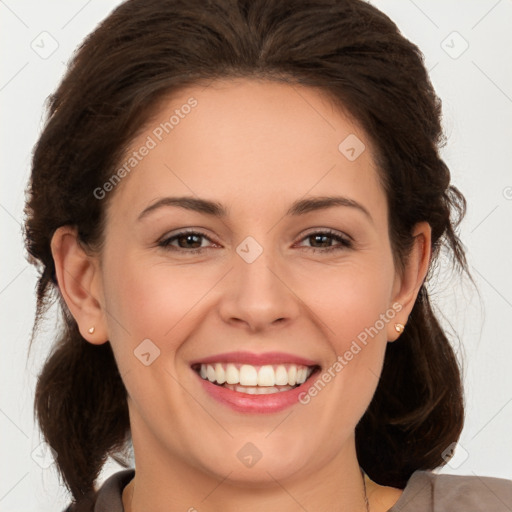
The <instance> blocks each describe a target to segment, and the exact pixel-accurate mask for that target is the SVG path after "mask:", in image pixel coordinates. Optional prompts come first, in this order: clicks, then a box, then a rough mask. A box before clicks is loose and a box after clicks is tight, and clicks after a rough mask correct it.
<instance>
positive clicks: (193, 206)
mask: <svg viewBox="0 0 512 512" xmlns="http://www.w3.org/2000/svg"><path fill="white" fill-rule="evenodd" d="M166 206H176V207H179V208H185V209H187V210H192V211H195V212H199V213H204V214H206V215H212V216H214V217H220V218H225V217H226V216H227V215H228V210H227V209H226V208H225V207H224V206H223V205H222V204H221V203H218V202H216V201H210V200H208V199H199V198H197V197H190V196H183V197H163V198H161V199H159V200H158V201H155V202H154V203H153V204H151V205H150V206H148V207H147V208H146V209H144V210H143V211H142V212H141V213H140V215H139V216H138V218H137V220H141V219H143V218H144V217H146V216H147V215H148V214H149V213H150V212H153V211H155V210H157V209H159V208H163V207H166ZM335 206H344V207H350V208H355V209H357V210H359V211H361V212H362V213H364V214H365V216H366V217H368V219H369V220H370V221H371V222H373V218H372V216H371V215H370V212H369V211H368V210H367V209H366V208H365V207H364V206H363V205H362V204H360V203H358V202H357V201H354V200H353V199H350V198H348V197H342V196H321V197H312V198H307V199H299V200H297V201H295V202H294V203H293V204H292V205H291V206H290V208H289V209H288V210H287V212H286V214H285V215H287V216H293V217H294V216H298V215H305V214H306V213H310V212H313V211H317V210H325V209H327V208H332V207H335Z"/></svg>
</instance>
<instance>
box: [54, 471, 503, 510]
mask: <svg viewBox="0 0 512 512" xmlns="http://www.w3.org/2000/svg"><path fill="white" fill-rule="evenodd" d="M134 475H135V470H134V469H124V470H122V471H118V472H117V473H114V474H113V475H112V476H110V477H109V478H108V479H107V480H106V481H105V482H104V483H103V485H102V486H101V488H100V490H99V491H98V497H97V501H96V506H95V507H94V512H123V503H122V492H123V489H124V487H125V486H126V485H127V484H128V483H129V482H130V480H131V479H132V478H133V477H134ZM72 510H73V509H72V508H71V506H70V507H68V508H67V509H66V510H65V511H64V512H72ZM477 511H478V512H512V480H505V479H502V478H492V477H484V476H477V475H472V476H460V475H445V474H435V473H432V472H431V471H415V472H414V473H413V474H412V476H411V478H410V479H409V481H408V482H407V485H406V487H405V489H404V492H403V493H402V495H401V496H400V498H399V499H398V501H397V502H396V503H395V504H394V505H393V506H392V507H391V508H390V509H389V510H388V512H477Z"/></svg>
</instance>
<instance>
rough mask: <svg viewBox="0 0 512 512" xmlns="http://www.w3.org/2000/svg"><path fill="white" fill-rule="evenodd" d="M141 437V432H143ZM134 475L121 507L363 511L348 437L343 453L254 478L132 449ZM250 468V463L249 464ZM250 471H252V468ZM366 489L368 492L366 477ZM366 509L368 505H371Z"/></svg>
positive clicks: (157, 511)
mask: <svg viewBox="0 0 512 512" xmlns="http://www.w3.org/2000/svg"><path fill="white" fill-rule="evenodd" d="M146 440H147V438H146ZM134 450H135V454H136V459H137V464H136V468H137V469H136V476H135V477H134V479H133V480H132V481H131V482H130V484H129V485H128V486H127V487H126V488H125V489H124V491H123V506H124V510H125V512H141V511H143V510H151V511H152V512H168V511H169V510H186V511H190V512H195V511H197V510H200V511H201V512H235V511H239V510H244V511H245V512H260V511H262V510H269V505H270V504H271V505H272V509H274V510H280V512H296V510H297V509H298V508H300V509H303V510H333V511H340V512H341V511H350V512H365V511H366V510H368V508H367V505H366V501H365V482H364V479H363V477H362V474H361V470H360V468H359V465H358V463H357V458H356V456H355V447H354V445H353V443H350V444H348V445H347V447H345V449H344V450H343V453H340V455H339V456H338V457H334V458H332V459H330V460H328V461H324V462H325V463H323V464H321V465H318V466H316V467H311V468H308V467H307V466H306V467H304V468H302V469H301V470H299V471H297V472H296V473H294V474H292V475H291V476H288V477H283V476H282V475H279V477H278V478H276V476H275V475H272V471H267V472H265V478H263V477H261V478H258V479H256V478H255V479H254V481H247V480H246V481H241V480H240V479H238V480H237V479H236V477H235V471H233V472H232V473H228V474H227V475H226V476H225V477H224V478H223V477H222V476H221V475H218V476H217V477H216V476H215V475H212V474H206V473H205V472H202V471H199V470H198V469H197V468H195V467H192V466H191V465H189V464H187V463H186V461H180V460H179V459H173V460H172V461H171V460H168V459H166V458H165V457H162V456H154V455H153V456H151V457H144V456H143V457H141V456H140V455H139V456H138V457H137V455H138V454H140V453H143V454H151V453H155V452H153V451H152V450H147V451H146V450H137V446H136V443H135V439H134ZM253 469H255V468H253ZM255 476H256V474H255ZM366 487H367V491H368V495H370V494H371V493H373V492H374V490H375V489H374V487H373V485H372V483H371V482H370V481H369V480H367V485H366ZM371 510H372V512H377V511H376V510H375V511H374V509H373V508H371Z"/></svg>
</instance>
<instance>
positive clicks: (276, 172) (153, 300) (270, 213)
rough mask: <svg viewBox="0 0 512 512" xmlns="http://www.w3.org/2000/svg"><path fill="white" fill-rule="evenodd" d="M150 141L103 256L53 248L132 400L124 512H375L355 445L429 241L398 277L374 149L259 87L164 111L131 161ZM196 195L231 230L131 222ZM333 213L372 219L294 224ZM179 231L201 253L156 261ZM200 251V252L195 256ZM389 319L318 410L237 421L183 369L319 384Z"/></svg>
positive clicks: (222, 89) (421, 239)
mask: <svg viewBox="0 0 512 512" xmlns="http://www.w3.org/2000/svg"><path fill="white" fill-rule="evenodd" d="M190 97H193V98H195V99H196V100H197V106H196V107H195V108H193V109H192V110H191V112H190V113H189V114H188V115H186V116H184V117H183V118H182V119H180V121H179V124H177V125H176V126H174V128H173V129H172V131H169V133H168V134H164V136H163V137H162V140H161V141H158V140H157V139H156V138H155V137H154V135H152V134H153V133H154V132H153V131H154V129H155V128H156V127H157V126H158V125H159V123H161V122H163V121H165V120H168V119H169V117H170V116H171V115H172V114H173V112H174V110H175V109H176V108H180V106H182V105H183V104H185V103H186V102H187V100H188V99H189V98H190ZM350 134H355V135H356V136H357V137H358V138H359V139H360V140H361V141H363V142H364V144H365V146H366V149H365V150H364V151H363V152H362V153H361V154H360V156H359V157H358V158H356V159H355V160H354V161H350V160H349V159H347V158H346V157H345V156H344V155H343V154H342V153H341V152H340V151H339V150H338V146H339V144H340V142H342V141H343V140H344V139H345V138H346V137H347V136H348V135H350ZM148 136H153V138H155V140H156V142H157V144H156V147H154V148H153V149H151V150H150V151H149V152H148V154H147V155H146V156H145V157H144V158H143V159H141V161H140V162H139V163H138V165H137V166H136V167H135V168H134V169H133V170H132V171H131V172H130V174H129V175H128V176H126V177H125V178H123V180H122V182H121V183H120V184H119V185H117V187H116V189H115V190H114V191H112V192H110V194H112V196H111V197H109V198H108V199H109V201H110V202H109V206H108V210H107V222H106V228H105V244H104V246H103V248H102V250H101V252H100V253H94V252H91V251H84V249H83V248H82V247H81V246H80V245H79V244H77V240H76V233H75V230H74V229H73V228H72V227H62V228H59V230H57V232H56V233H55V235H54V238H53V240H52V251H53V255H54V259H55V262H56V269H57V277H58V281H59V286H60V289H61V292H62V294H63V297H64V299H65V301H66V303H67V305H68V307H69V309H70V311H71V313H72V314H73V316H74V318H75V319H76V320H77V322H78V325H79V328H80V332H81V333H82V335H83V336H84V338H86V339H87V340H88V341H89V342H90V343H93V344H101V343H105V342H106V341H107V340H109V341H110V343H111V344H112V348H113V350H114V355H115V357H116V361H117V364H118V366H119V369H120V373H121V376H122V378H123V381H124V384H125V386H126V388H127V391H128V395H129V399H128V404H129V411H130V421H131V429H132V438H133V445H134V453H135V461H136V470H137V473H136V476H135V478H134V480H133V481H132V482H131V483H130V485H129V486H128V487H127V488H126V489H125V491H124V493H123V501H124V506H125V509H126V510H129V511H133V512H139V511H142V510H153V511H164V510H189V509H191V507H195V508H196V509H197V510H200V511H201V512H213V511H221V510H222V511H223V512H231V511H236V510H245V511H248V512H252V511H261V510H268V509H269V507H271V508H272V509H273V510H281V511H282V512H287V511H296V510H297V509H299V508H300V506H299V505H298V504H300V505H301V506H302V507H304V508H305V509H307V510H309V511H311V512H313V511H316V510H353V511H356V510H365V506H364V500H363V483H362V479H361V474H360V470H359V465H358V462H357V458H356V453H355V444H354V429H355V426H356V424H357V422H358V421H359V419H360V418H361V416H362V415H363V414H364V411H365V410H366V408H367V406H368V404H369V402H370V400H371V398H372V396H373V393H374V391H375V388H376V386H377V383H378V377H379V374H380V371H381V367H382V362H383V358H384V352H385V348H386V344H387V343H388V342H393V341H395V340H396V339H397V337H398V336H399V334H398V333H397V332H396V331H395V329H394V324H395V323H396V322H400V323H402V324H406V323H407V318H408V315H409V313H410V311H411V309H412V307H413V305H414V300H415V298H416V296H417V293H418V290H419V287H420V286H421V284H422V282H423V280H424V278H425V275H426V272H427V269H428V263H429V259H430V227H429V225H428V224H426V223H421V224H418V225H417V226H416V227H415V230H414V233H413V234H414V235H415V244H414V246H413V250H412V252H411V255H410V258H409V260H408V262H407V265H406V270H405V272H404V274H403V275H399V273H397V272H396V271H395V267H394V264H393V258H392V252H391V246H390V241H389V236H388V212H387V203H386V196H385V192H384V189H383V188H382V186H381V184H380V182H379V178H378V174H377V170H376V168H375V165H374V163H373V158H372V148H371V144H370V141H369V140H367V137H366V135H365V134H364V132H363V131H362V130H361V129H360V128H359V127H358V126H357V124H356V123H354V122H353V121H351V120H350V119H349V118H348V117H346V116H345V115H343V114H342V113H341V112H340V111H339V110H338V109H335V108H334V107H333V105H332V103H331V102H330V101H328V99H327V98H326V97H325V96H324V95H322V94H321V93H320V92H319V91H317V90H315V89H312V88H307V87H302V86H297V85H293V86H292V85H290V84H283V83H276V82H265V81H255V80H248V79H243V80H242V79H240V80H224V81H217V82H214V83H212V84H211V85H210V86H208V87H203V86H194V87H190V88H188V89H186V90H183V91H181V92H180V93H179V94H175V95H174V96H173V97H172V98H169V99H168V101H166V102H164V103H162V105H161V107H160V109H159V110H158V112H157V114H156V116H155V117H154V118H153V119H152V120H151V121H150V122H149V123H148V125H147V127H146V129H145V130H143V131H142V132H141V134H140V135H139V136H138V137H137V139H136V140H134V141H132V144H131V146H130V151H134V150H137V149H138V148H140V147H141V146H142V145H143V144H144V143H145V141H147V137H148ZM130 151H128V152H127V155H129V154H130ZM185 195H186V196H194V197H199V198H203V199H209V200H214V201H218V202H219V203H222V204H223V205H224V206H225V207H226V209H227V210H228V215H227V216H226V217H225V218H223V219H220V218H217V217H214V216H211V215H207V214H204V213H199V212H194V211H191V210H186V209H183V208H178V207H175V206H166V207H162V208H159V209H155V210H154V211H152V212H151V213H148V214H147V215H145V216H144V217H143V218H142V219H141V220H138V216H139V215H140V214H141V212H142V211H143V210H144V209H145V208H147V207H148V206H149V205H152V204H153V203H154V202H155V201H157V200H158V199H161V198H162V197H166V196H173V197H175V196H185ZM330 195H339V196H344V197H347V198H350V199H352V200H354V201H357V202H358V203H360V204H361V205H363V206H364V208H366V210H368V213H369V215H370V216H371V218H369V217H368V216H367V215H365V214H364V213H363V212H362V211H360V210H359V209H357V208H354V207H348V206H342V207H339V206H338V207H332V208H329V209H324V210H317V211H312V212H309V213H307V214H304V215H300V216H295V217H292V216H286V215H285V213H286V211H287V209H288V207H289V206H290V205H291V203H292V202H294V201H296V200H298V199H304V198H306V197H307V198H311V197H319V196H330ZM91 200H96V199H92V194H91ZM184 228H193V230H194V231H196V232H200V233H201V234H204V235H205V237H206V238H198V239H193V240H192V242H190V241H189V242H188V245H187V239H186V238H185V239H182V241H181V246H180V245H179V244H180V240H179V239H178V240H176V239H174V241H173V242H172V244H171V245H172V246H173V247H174V248H175V250H172V249H169V248H163V247H158V242H159V241H160V240H162V239H165V238H169V237H170V236H172V235H175V234H177V233H178V232H179V231H180V230H182V229H184ZM326 229H332V230H335V231H336V232H337V233H339V234H340V235H341V236H345V237H346V236H349V237H351V238H352V239H353V245H352V247H350V248H347V247H344V246H341V249H340V250H336V251H332V252H325V248H326V247H329V246H338V247H340V243H339V242H338V241H337V240H336V239H333V238H327V239H326V241H324V242H322V239H320V240H318V238H316V239H315V237H312V238H311V235H312V234H313V233H318V232H325V230H326ZM307 235H309V237H308V236H307ZM248 236H251V237H253V238H254V239H255V240H256V241H257V243H258V244H259V245H260V246H261V247H262V249H263V252H262V253H261V255H260V256H259V257H258V258H256V260H255V261H253V262H252V263H248V262H246V261H245V260H244V259H243V258H241V257H240V255H239V254H238V253H237V252H236V248H237V247H238V246H239V245H240V243H241V242H242V241H244V239H245V238H246V237H248ZM199 244H201V247H204V248H205V249H203V252H202V253H200V254H191V253H190V251H191V249H193V248H196V247H197V246H199ZM313 248H315V249H316V251H315V252H313ZM393 304H399V305H400V306H401V310H400V312H399V313H397V314H396V316H395V317H394V318H393V320H391V321H389V322H387V323H385V326H384V328H382V329H381V330H380V331H379V333H378V334H377V335H375V336H374V337H373V338H371V339H370V341H369V343H368V344H367V345H366V346H365V347H364V348H363V349H362V350H361V351H360V352H359V353H358V354H357V355H356V356H354V358H353V359H352V360H351V361H350V362H349V363H348V364H347V365H346V366H345V367H344V368H343V370H342V371H340V372H339V373H337V374H336V377H335V378H333V379H332V380H331V381H330V382H329V383H328V385H327V386H325V388H324V389H323V390H322V391H321V392H320V393H318V395H317V396H316V397H314V398H313V399H312V400H311V401H310V403H308V404H307V405H302V404H296V405H293V406H292V407H289V408H287V409H285V410H283V411H280V412H277V413H272V414H259V415H258V414H247V413H245V414H244V413H240V412H236V411H233V410H232V409H230V408H228V407H226V406H224V405H222V404H219V403H218V402H216V401H214V400H212V399H211V398H210V397H209V395H208V394H207V393H206V392H205V391H204V390H203V389H202V386H201V382H200V380H199V379H198V377H197V375H196V374H195V373H194V372H193V370H192V369H191V368H190V363H191V361H193V360H197V359H200V358H202V357H203V358H204V357H207V356H211V355H214V354H217V353H221V352H227V351H233V350H247V351H250V352H254V353H264V352H268V351H283V352H288V353H291V354H295V355H298V356H303V357H306V358H310V359H313V360H315V361H317V362H318V364H319V365H321V366H322V368H324V369H326V368H329V367H330V366H332V364H333V363H334V361H335V360H336V358H337V356H338V355H343V354H344V353H345V352H346V351H347V350H348V349H349V347H350V346H351V343H352V341H353V340H355V339H356V337H357V336H358V334H359V333H361V332H362V331H363V330H364V329H365V328H366V327H370V326H374V325H375V324H376V321H377V320H378V319H379V318H380V315H382V314H383V313H385V312H386V311H389V310H392V306H393ZM90 326H95V332H94V333H93V334H90V333H89V332H88V329H89V327H90ZM144 339H150V340H151V341H152V343H154V344H155V345H156V346H158V348H159V350H160V355H159V357H158V358H156V359H155V360H154V362H153V363H152V364H151V365H149V366H145V365H144V364H142V363H141V361H140V360H139V359H138V358H137V357H135V356H134V350H135V349H136V348H137V346H138V345H139V344H140V343H141V341H142V340H144ZM399 342H400V341H398V343H399ZM247 442H251V443H253V444H254V445H255V446H256V447H257V448H258V450H259V451H260V452H261V454H262V456H261V459H260V460H259V461H258V462H257V464H255V465H254V466H252V467H250V468H248V467H246V466H245V465H244V464H242V463H241V462H240V460H239V458H238V457H237V452H238V451H239V450H240V449H241V448H242V447H243V446H244V445H245V444H246V443H247ZM367 488H368V495H369V498H370V507H371V510H372V511H379V510H387V509H388V508H389V507H390V506H391V505H392V504H393V503H395V502H396V500H397V499H398V497H399V496H400V491H399V490H397V489H391V488H386V487H381V486H378V485H377V484H376V483H373V482H371V481H367Z"/></svg>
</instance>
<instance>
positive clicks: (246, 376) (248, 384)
mask: <svg viewBox="0 0 512 512" xmlns="http://www.w3.org/2000/svg"><path fill="white" fill-rule="evenodd" d="M192 369H193V370H194V371H195V372H196V373H197V374H198V375H199V376H200V377H201V378H202V379H203V380H207V381H209V382H211V383H212V384H214V385H216V386H220V387H224V388H227V389H231V390H232V391H238V392H242V393H247V394H251V395H263V394H266V395H268V394H271V393H282V392H284V391H289V390H291V389H294V388H296V387H298V386H301V385H302V384H304V382H306V381H307V380H308V379H309V378H310V377H311V375H313V374H314V373H316V372H318V371H319V370H320V366H318V365H313V366H305V365H300V364H294V363H284V364H274V365H270V364H269V365H261V366H255V365H251V364H243V363H227V362H226V363H212V364H203V363H198V364H194V365H193V366H192Z"/></svg>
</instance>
